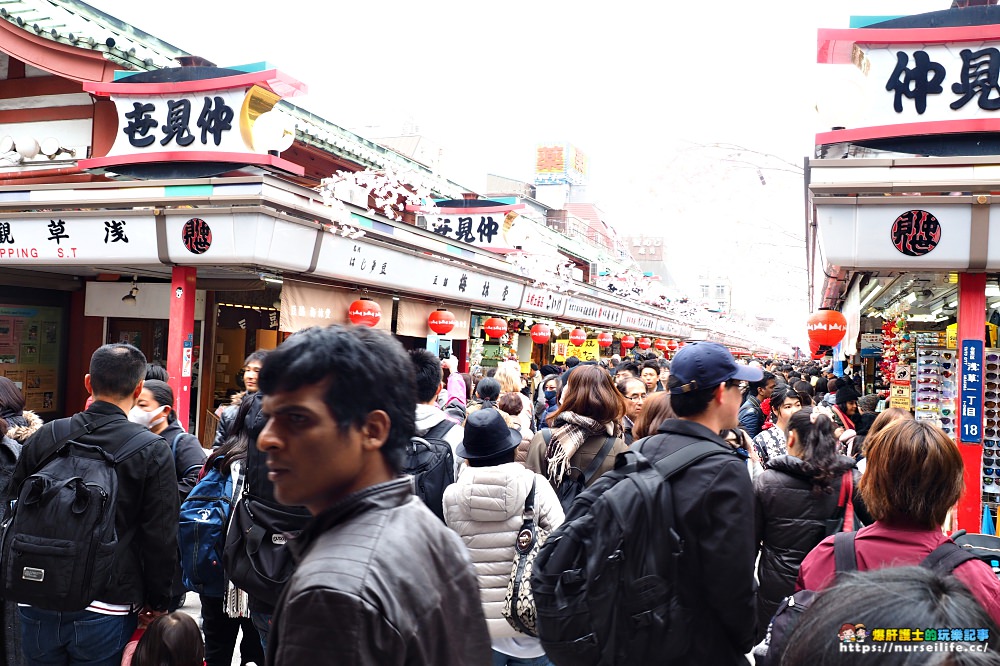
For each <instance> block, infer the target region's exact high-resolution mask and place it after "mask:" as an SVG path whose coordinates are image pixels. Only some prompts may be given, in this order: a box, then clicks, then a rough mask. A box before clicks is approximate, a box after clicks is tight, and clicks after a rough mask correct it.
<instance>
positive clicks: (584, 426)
mask: <svg viewBox="0 0 1000 666" xmlns="http://www.w3.org/2000/svg"><path fill="white" fill-rule="evenodd" d="M557 425H558V427H556V428H554V429H553V430H552V439H551V440H549V446H548V448H547V449H546V450H545V457H546V459H547V460H548V467H549V480H550V481H551V482H552V485H554V486H556V487H558V486H559V484H560V483H562V480H563V477H564V476H565V475H566V472H568V471H569V470H570V469H571V468H572V465H570V464H569V461H570V460H571V459H572V458H573V456H574V455H576V452H577V451H579V450H580V447H581V446H583V443H584V442H585V441H587V438H588V437H592V436H593V435H602V436H604V435H610V436H614V437H619V436H620V435H621V424H615V423H607V424H604V423H599V422H597V421H595V420H594V419H592V418H590V417H588V416H580V415H579V414H577V413H575V412H563V413H562V414H560V415H559V421H558V422H557Z"/></svg>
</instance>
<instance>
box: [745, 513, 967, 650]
mask: <svg viewBox="0 0 1000 666" xmlns="http://www.w3.org/2000/svg"><path fill="white" fill-rule="evenodd" d="M855 536H857V532H838V533H837V534H836V536H834V537H833V561H834V566H835V571H836V574H835V575H837V576H839V575H840V574H842V573H844V572H848V571H857V570H858V559H857V555H856V553H855V550H854V537H855ZM975 559H978V558H977V557H976V556H975V555H973V554H972V553H970V552H969V551H968V550H966V549H964V548H962V547H961V546H959V545H958V544H957V543H955V542H954V541H951V540H948V541H947V542H945V543H943V544H941V545H940V546H938V547H937V548H935V549H934V550H932V551H931V552H930V554H928V555H927V557H925V558H924V560H923V561H922V562H921V563H920V566H922V567H924V568H925V569H930V570H931V571H936V572H937V573H939V574H950V573H951V572H952V571H954V570H955V567H957V566H958V565H960V564H962V563H963V562H968V561H969V560H975ZM819 594H820V592H817V591H815V590H799V591H798V592H796V593H795V594H793V595H791V596H788V597H785V600H784V601H782V602H781V605H780V606H778V610H776V611H775V612H774V617H773V618H771V624H770V625H768V627H767V635H766V636H765V638H764V645H765V650H766V651H765V652H764V653H763V654H762V655H761V656H762V658H758V660H757V663H758V664H761V666H777V664H780V663H781V656H782V654H784V652H785V648H786V647H787V646H788V639H789V638H790V637H791V635H792V633H793V632H794V631H795V627H796V626H798V624H799V622H800V621H801V620H802V614H803V613H805V612H806V611H807V610H809V608H810V607H811V606H812V604H813V602H814V601H815V600H816V597H817V596H819Z"/></svg>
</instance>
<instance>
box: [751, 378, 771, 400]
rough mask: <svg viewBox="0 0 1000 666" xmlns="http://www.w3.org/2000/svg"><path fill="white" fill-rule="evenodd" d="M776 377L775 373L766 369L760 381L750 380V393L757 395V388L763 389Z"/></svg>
mask: <svg viewBox="0 0 1000 666" xmlns="http://www.w3.org/2000/svg"><path fill="white" fill-rule="evenodd" d="M772 379H774V375H773V374H771V373H770V372H767V371H765V372H764V375H763V376H762V377H761V378H760V381H759V382H750V387H749V388H748V389H747V391H748V392H749V395H752V396H753V397H755V398H756V397H757V390H758V389H762V388H764V387H766V386H767V383H768V382H769V381H771V380H772Z"/></svg>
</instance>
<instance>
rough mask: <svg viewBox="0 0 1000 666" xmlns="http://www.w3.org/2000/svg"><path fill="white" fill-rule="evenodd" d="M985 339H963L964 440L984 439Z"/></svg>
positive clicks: (961, 436) (962, 436)
mask: <svg viewBox="0 0 1000 666" xmlns="http://www.w3.org/2000/svg"><path fill="white" fill-rule="evenodd" d="M983 360H984V359H983V341H982V340H962V366H961V367H962V370H961V372H962V380H961V387H962V392H961V402H960V403H959V406H960V409H961V410H962V414H961V421H960V423H961V426H962V427H961V430H960V431H959V437H960V439H961V441H963V442H974V443H979V442H982V441H983Z"/></svg>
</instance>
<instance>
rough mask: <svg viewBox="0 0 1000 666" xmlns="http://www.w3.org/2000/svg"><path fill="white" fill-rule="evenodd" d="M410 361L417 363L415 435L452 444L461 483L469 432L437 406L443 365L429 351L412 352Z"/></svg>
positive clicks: (456, 473) (415, 366) (415, 350)
mask: <svg viewBox="0 0 1000 666" xmlns="http://www.w3.org/2000/svg"><path fill="white" fill-rule="evenodd" d="M410 361H412V363H413V369H414V372H415V374H414V378H415V379H416V385H417V411H416V416H415V419H416V420H415V423H414V427H415V431H414V434H415V435H416V436H417V437H423V438H424V439H427V438H431V439H443V440H444V441H446V442H447V443H448V445H449V446H450V447H451V454H452V456H454V459H455V469H454V475H455V476H454V478H456V479H457V478H458V471H459V463H460V461H461V459H460V458H459V457H458V445H459V444H461V443H462V438H463V437H464V436H465V432H464V431H463V430H462V426H460V425H458V424H457V423H455V422H454V421H452V420H451V419H449V418H448V417H447V415H445V413H444V411H443V410H442V409H441V408H440V407H438V406H437V398H438V394H439V393H441V374H442V373H441V361H440V360H438V357H437V355H435V354H432V353H431V352H429V351H427V350H426V349H414V350H412V351H410Z"/></svg>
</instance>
